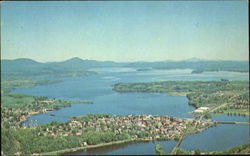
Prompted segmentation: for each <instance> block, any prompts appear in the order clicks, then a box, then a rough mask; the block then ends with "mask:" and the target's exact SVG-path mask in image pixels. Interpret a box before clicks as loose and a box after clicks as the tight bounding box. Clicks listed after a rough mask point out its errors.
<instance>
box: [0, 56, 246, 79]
mask: <svg viewBox="0 0 250 156" xmlns="http://www.w3.org/2000/svg"><path fill="white" fill-rule="evenodd" d="M95 67H133V68H137V69H138V71H143V69H186V68H190V69H193V70H194V73H201V72H203V71H236V72H249V61H212V60H201V59H193V58H192V59H188V60H183V61H159V62H132V63H131V62H130V63H117V62H112V61H96V60H83V59H80V58H77V57H74V58H71V59H69V60H66V61H62V62H48V63H41V62H37V61H34V60H32V59H27V58H20V59H15V60H1V78H3V79H14V78H18V79H20V78H27V77H33V76H77V75H89V74H93V73H94V72H92V71H88V70H89V69H90V68H95Z"/></svg>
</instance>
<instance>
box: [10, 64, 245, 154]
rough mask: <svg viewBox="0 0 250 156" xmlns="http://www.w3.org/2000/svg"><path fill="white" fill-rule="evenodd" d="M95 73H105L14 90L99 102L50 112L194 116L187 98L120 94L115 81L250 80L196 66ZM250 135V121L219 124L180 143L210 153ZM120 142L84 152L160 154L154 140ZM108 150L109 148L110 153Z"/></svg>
mask: <svg viewBox="0 0 250 156" xmlns="http://www.w3.org/2000/svg"><path fill="white" fill-rule="evenodd" d="M95 71H98V72H100V73H99V74H97V75H91V76H86V77H72V78H70V77H65V78H62V79H63V80H64V82H61V83H57V84H50V85H46V86H36V87H33V88H22V89H17V90H15V92H22V93H28V94H33V95H42V96H48V97H50V98H58V99H72V100H91V101H93V102H94V104H91V105H90V104H73V105H72V106H71V107H65V108H61V109H59V110H54V111H51V112H50V113H53V114H56V115H61V116H76V115H83V114H88V113H109V114H118V115H126V114H152V115H171V116H174V117H192V116H191V115H190V114H189V113H188V112H191V111H192V110H194V108H193V107H192V106H189V105H188V100H187V98H186V97H185V96H173V95H168V94H158V93H117V92H114V91H112V85H113V84H115V83H118V82H151V81H160V80H220V79H221V78H226V79H229V80H237V79H239V80H247V79H248V73H234V72H205V73H202V74H191V70H189V69H187V70H169V71H168V70H152V71H146V72H136V70H135V69H133V68H116V69H115V70H114V68H112V69H110V68H107V69H95ZM67 119H68V118H66V117H65V118H63V117H57V116H49V115H46V114H38V115H33V116H31V117H30V118H29V119H28V122H29V121H31V120H37V122H38V123H45V122H49V121H52V120H59V121H66V120H67ZM212 119H215V120H217V119H219V120H220V121H233V120H235V121H247V119H248V118H247V117H237V116H236V117H234V116H227V115H223V116H218V117H213V118H212ZM225 131H227V132H230V133H229V134H228V136H227V137H228V140H227V139H223V138H224V137H225V135H222V134H224V132H225ZM247 132H248V133H247ZM232 134H233V135H232ZM247 135H249V125H244V126H242V125H240V126H239V125H230V126H228V125H218V126H217V127H213V128H209V129H208V130H206V131H204V132H201V133H198V134H193V135H190V137H187V138H186V139H185V140H184V141H183V143H182V145H181V147H183V148H185V149H190V150H192V149H196V148H200V149H201V150H208V151H211V150H215V149H224V148H227V147H231V146H233V145H238V144H240V143H247V142H249V140H248V138H249V137H246V136H247ZM191 136H192V137H191ZM243 136H244V137H243ZM190 138H191V139H190ZM214 138H216V139H217V138H218V139H220V140H221V142H220V143H218V144H217V143H216V142H213V141H214V140H215V139H214ZM229 140H233V141H229ZM223 141H226V143H223ZM167 142H169V141H161V142H160V144H163V143H166V144H168V143H167ZM228 142H229V143H228ZM171 145H172V144H171ZM191 145H192V146H191ZM121 146H122V145H121ZM121 146H117V148H115V147H105V149H107V151H105V150H98V149H96V152H95V149H91V153H88V152H89V150H87V152H86V151H85V152H83V153H81V154H117V153H118V154H119V153H120V154H122V153H123V154H125V153H126V154H134V152H135V151H136V149H141V148H145V147H147V148H151V150H152V151H151V152H150V151H147V152H148V153H153V154H155V152H154V146H153V144H152V142H143V143H136V144H129V145H127V146H122V147H121ZM173 146H174V145H173ZM163 147H164V149H165V150H166V151H170V150H171V148H170V145H165V144H163ZM171 147H172V146H171ZM215 147H216V148H215ZM108 149H110V150H109V151H108ZM169 149H170V150H169ZM100 151H102V152H100ZM138 151H139V150H138ZM145 153H146V152H145Z"/></svg>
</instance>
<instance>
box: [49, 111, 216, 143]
mask: <svg viewBox="0 0 250 156" xmlns="http://www.w3.org/2000/svg"><path fill="white" fill-rule="evenodd" d="M211 125H213V122H212V121H210V120H201V121H199V120H195V119H192V118H173V117H170V116H158V115H126V116H120V115H119V116H118V115H103V116H100V115H88V120H87V121H86V120H85V119H83V118H76V119H72V120H71V121H70V122H69V123H68V126H69V127H70V128H69V130H68V131H67V132H66V133H65V131H64V133H61V134H59V135H64V136H67V135H81V134H82V133H84V132H86V130H87V129H88V128H89V127H91V128H92V129H93V130H95V131H100V132H101V131H102V132H104V131H112V132H114V133H115V134H117V135H119V134H124V133H126V134H128V135H130V136H131V137H132V138H134V139H136V138H147V139H152V140H153V139H160V138H162V139H175V138H179V137H180V136H181V135H183V134H184V133H186V130H187V128H188V127H192V128H193V132H196V131H201V130H202V129H204V128H207V127H209V126H211ZM194 127H195V129H194ZM59 129H60V128H59ZM57 131H58V127H57ZM72 131H74V134H73V133H72ZM52 132H53V131H52V130H51V133H52ZM52 135H58V133H57V134H55V133H54V132H53V134H52Z"/></svg>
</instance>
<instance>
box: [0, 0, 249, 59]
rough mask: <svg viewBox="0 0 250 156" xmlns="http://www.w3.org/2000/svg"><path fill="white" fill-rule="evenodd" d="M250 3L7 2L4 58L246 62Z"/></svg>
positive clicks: (3, 10)
mask: <svg viewBox="0 0 250 156" xmlns="http://www.w3.org/2000/svg"><path fill="white" fill-rule="evenodd" d="M248 31H249V30H248V2H247V1H246V0H242V1H108V2H107V1H106V2H104V1H93V2H89V1H84V2H80V1H60V2H59V1H57V2H55V1H54V2H53V1H47V2H46V1H40V2H39V1H31V2H28V1H26V2H25V1H20V2H11V1H9V2H2V3H1V59H16V58H31V59H34V60H37V61H41V62H48V61H61V60H66V59H69V58H72V57H80V58H82V59H92V60H103V61H104V60H111V61H118V62H127V61H129V62H130V61H162V60H183V59H188V58H192V57H196V58H201V59H212V60H248V59H249V46H248V41H249V38H248Z"/></svg>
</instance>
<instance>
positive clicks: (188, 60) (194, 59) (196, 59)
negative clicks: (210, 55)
mask: <svg viewBox="0 0 250 156" xmlns="http://www.w3.org/2000/svg"><path fill="white" fill-rule="evenodd" d="M183 61H186V62H200V61H209V60H205V59H200V58H197V57H192V58H189V59H186V60H183Z"/></svg>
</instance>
